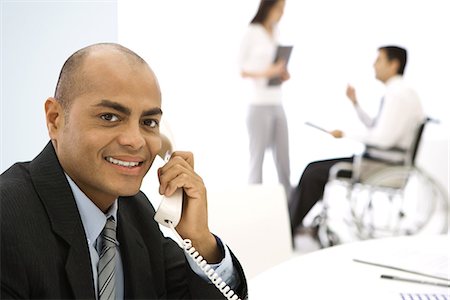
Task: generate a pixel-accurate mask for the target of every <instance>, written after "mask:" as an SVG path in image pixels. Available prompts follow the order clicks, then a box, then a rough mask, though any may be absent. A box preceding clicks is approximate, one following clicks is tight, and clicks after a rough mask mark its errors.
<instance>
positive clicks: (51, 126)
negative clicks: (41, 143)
mask: <svg viewBox="0 0 450 300" xmlns="http://www.w3.org/2000/svg"><path fill="white" fill-rule="evenodd" d="M45 119H46V121H47V129H48V134H49V136H50V139H51V140H56V139H57V136H58V131H59V130H62V129H61V128H62V125H63V124H64V110H63V108H62V106H61V104H60V103H59V102H58V101H57V100H56V99H55V98H52V97H50V98H48V99H47V101H45Z"/></svg>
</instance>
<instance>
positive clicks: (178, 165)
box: [158, 151, 205, 198]
mask: <svg viewBox="0 0 450 300" xmlns="http://www.w3.org/2000/svg"><path fill="white" fill-rule="evenodd" d="M193 165H194V157H193V155H192V153H190V152H180V151H177V152H174V153H173V154H172V156H171V158H170V160H169V161H168V162H167V164H166V165H164V166H163V167H162V168H160V169H159V171H158V174H159V181H160V187H159V193H160V194H162V195H166V196H171V195H172V194H173V193H175V191H176V189H178V188H183V190H184V192H185V194H186V195H187V196H188V197H190V198H200V197H202V193H203V191H204V190H205V188H204V184H203V180H202V179H201V178H200V176H198V175H197V174H196V173H195V171H194V168H193Z"/></svg>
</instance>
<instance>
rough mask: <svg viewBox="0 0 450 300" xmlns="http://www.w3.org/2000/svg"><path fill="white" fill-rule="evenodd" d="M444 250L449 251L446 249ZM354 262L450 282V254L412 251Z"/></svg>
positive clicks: (359, 258) (361, 257)
mask: <svg viewBox="0 0 450 300" xmlns="http://www.w3.org/2000/svg"><path fill="white" fill-rule="evenodd" d="M442 250H443V251H447V250H446V249H441V251H442ZM353 260H354V261H356V262H359V263H365V264H369V265H373V266H377V267H383V268H388V269H392V270H398V271H404V272H408V273H412V274H416V275H421V276H426V277H430V278H436V279H442V280H447V281H450V264H449V260H450V255H449V254H448V252H445V253H442V252H441V253H438V252H436V251H433V250H430V251H429V252H427V253H424V252H423V251H420V252H419V251H415V250H414V249H410V250H406V251H401V252H398V253H392V252H391V253H389V254H386V253H385V254H383V253H380V254H379V255H377V256H375V255H371V256H370V257H364V256H363V255H361V256H360V257H357V258H355V259H353Z"/></svg>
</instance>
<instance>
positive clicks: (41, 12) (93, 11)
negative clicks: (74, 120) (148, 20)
mask: <svg viewBox="0 0 450 300" xmlns="http://www.w3.org/2000/svg"><path fill="white" fill-rule="evenodd" d="M0 9H1V10H0V16H1V68H0V69H1V99H0V118H1V120H0V124H1V125H0V173H1V172H3V171H4V170H6V169H7V168H8V167H9V166H10V165H11V164H13V163H14V162H16V161H25V160H30V159H33V158H34V157H35V156H36V155H37V154H38V153H39V151H40V150H41V149H42V148H43V146H44V145H45V144H46V143H47V141H48V134H47V129H46V126H45V119H44V118H45V115H44V101H45V100H46V99H47V97H49V96H52V95H53V93H54V89H55V86H56V81H57V79H58V75H59V71H60V69H61V67H62V65H63V63H64V61H65V60H66V58H67V57H68V56H69V55H70V54H72V53H73V52H74V51H76V50H78V49H79V48H81V47H83V46H86V45H88V44H91V43H95V42H103V41H104V42H107V41H109V42H116V41H117V3H116V1H92V2H87V1H64V0H63V1H38V0H36V1H14V0H13V1H11V0H8V1H7V0H1V6H0Z"/></svg>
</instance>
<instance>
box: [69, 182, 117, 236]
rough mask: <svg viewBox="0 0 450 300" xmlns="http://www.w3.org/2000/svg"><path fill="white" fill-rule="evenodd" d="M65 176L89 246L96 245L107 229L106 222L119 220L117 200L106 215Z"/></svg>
mask: <svg viewBox="0 0 450 300" xmlns="http://www.w3.org/2000/svg"><path fill="white" fill-rule="evenodd" d="M65 175H66V178H67V180H68V182H69V185H70V188H71V189H72V193H73V196H74V198H75V202H76V203H77V207H78V212H79V213H80V217H81V222H82V223H83V227H84V231H85V233H86V238H87V241H88V244H89V245H91V244H92V245H95V244H94V243H95V241H96V240H97V238H98V236H99V235H100V233H101V232H102V230H103V228H104V227H105V224H106V220H107V219H108V218H109V217H110V216H113V217H114V220H117V199H116V200H114V203H113V205H111V207H110V208H109V210H108V211H107V212H106V214H105V213H103V212H102V211H101V210H100V209H99V208H98V207H97V206H96V205H95V204H94V202H92V201H91V199H89V198H88V197H87V196H86V194H85V193H83V192H82V191H81V190H80V188H79V187H78V186H77V185H76V183H75V182H74V181H73V180H72V178H70V177H69V175H67V174H65Z"/></svg>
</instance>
